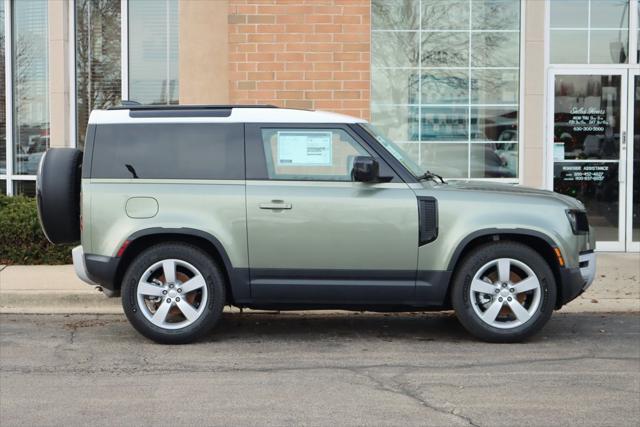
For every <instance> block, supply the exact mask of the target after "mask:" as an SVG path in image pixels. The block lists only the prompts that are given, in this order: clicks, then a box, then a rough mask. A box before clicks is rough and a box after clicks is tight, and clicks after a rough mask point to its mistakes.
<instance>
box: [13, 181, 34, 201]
mask: <svg viewBox="0 0 640 427" xmlns="http://www.w3.org/2000/svg"><path fill="white" fill-rule="evenodd" d="M13 194H15V195H16V196H27V197H35V195H36V182H35V181H13Z"/></svg>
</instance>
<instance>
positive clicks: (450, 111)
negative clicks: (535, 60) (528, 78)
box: [371, 0, 521, 178]
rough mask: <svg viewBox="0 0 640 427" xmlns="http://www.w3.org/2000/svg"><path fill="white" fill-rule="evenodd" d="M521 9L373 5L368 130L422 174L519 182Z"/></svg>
mask: <svg viewBox="0 0 640 427" xmlns="http://www.w3.org/2000/svg"><path fill="white" fill-rule="evenodd" d="M520 7H521V2H520V0H372V5H371V10H372V41H371V55H372V56H371V64H372V65H371V79H372V84H371V91H372V92H371V100H372V103H371V117H372V120H371V121H372V123H373V124H374V125H375V126H376V127H377V128H379V129H380V130H381V132H382V133H384V134H386V135H388V136H389V138H391V139H392V140H394V141H395V142H396V143H397V145H398V146H399V147H401V148H402V150H403V151H404V152H406V153H408V155H409V156H410V157H411V158H412V159H413V161H414V162H415V163H417V164H418V165H419V166H420V169H422V170H430V171H432V172H434V173H438V174H440V175H443V176H445V177H448V178H517V177H518V153H519V144H518V141H519V86H520ZM409 169H411V168H409Z"/></svg>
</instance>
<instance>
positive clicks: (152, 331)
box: [122, 243, 225, 344]
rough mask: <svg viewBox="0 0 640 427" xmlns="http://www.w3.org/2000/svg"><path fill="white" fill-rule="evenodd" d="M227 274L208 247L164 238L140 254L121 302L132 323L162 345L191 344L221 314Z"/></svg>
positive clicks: (128, 274)
mask: <svg viewBox="0 0 640 427" xmlns="http://www.w3.org/2000/svg"><path fill="white" fill-rule="evenodd" d="M224 303H225V276H224V274H223V272H222V270H221V269H220V267H219V266H218V265H217V264H216V263H215V262H214V261H213V260H212V259H211V257H209V256H208V255H207V254H206V253H205V252H203V251H202V250H200V249H199V248H197V247H195V246H191V245H188V244H184V243H164V244H160V245H156V246H152V247H151V248H149V249H147V250H145V251H144V252H142V253H141V254H140V255H138V256H137V257H136V258H135V259H134V260H133V262H132V263H131V265H130V266H129V268H128V269H127V272H126V273H125V275H124V279H123V282H122V307H123V308H124V312H125V314H126V316H127V318H128V319H129V322H131V325H133V327H134V328H135V329H136V330H137V331H138V332H140V333H141V334H142V335H144V336H145V337H147V338H149V339H151V340H153V341H155V342H157V343H161V344H186V343H190V342H192V341H195V340H197V339H199V338H202V337H203V336H205V335H206V334H208V333H209V331H211V329H212V328H213V327H214V326H215V325H216V324H217V322H218V321H219V320H220V317H221V315H222V310H223V308H224Z"/></svg>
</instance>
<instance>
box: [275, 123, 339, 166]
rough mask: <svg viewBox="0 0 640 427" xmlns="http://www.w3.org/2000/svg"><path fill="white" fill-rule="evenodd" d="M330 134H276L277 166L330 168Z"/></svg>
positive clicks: (331, 157) (289, 132)
mask: <svg viewBox="0 0 640 427" xmlns="http://www.w3.org/2000/svg"><path fill="white" fill-rule="evenodd" d="M331 146H332V144H331V132H299V131H280V132H278V165H279V166H331V165H332V164H333V153H332V149H331Z"/></svg>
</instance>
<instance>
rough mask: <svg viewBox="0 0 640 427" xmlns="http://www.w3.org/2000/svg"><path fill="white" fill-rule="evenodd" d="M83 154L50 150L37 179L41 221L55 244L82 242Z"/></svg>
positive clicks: (69, 149) (58, 149)
mask: <svg viewBox="0 0 640 427" xmlns="http://www.w3.org/2000/svg"><path fill="white" fill-rule="evenodd" d="M81 168H82V151H80V150H77V149H75V148H50V149H49V150H47V152H46V153H44V155H43V156H42V159H41V160H40V166H39V167H38V176H37V177H36V198H37V200H38V218H39V219H40V226H41V227H42V231H44V234H45V236H47V239H49V241H50V242H51V243H55V244H58V243H73V242H77V241H78V240H80V178H81Z"/></svg>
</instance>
